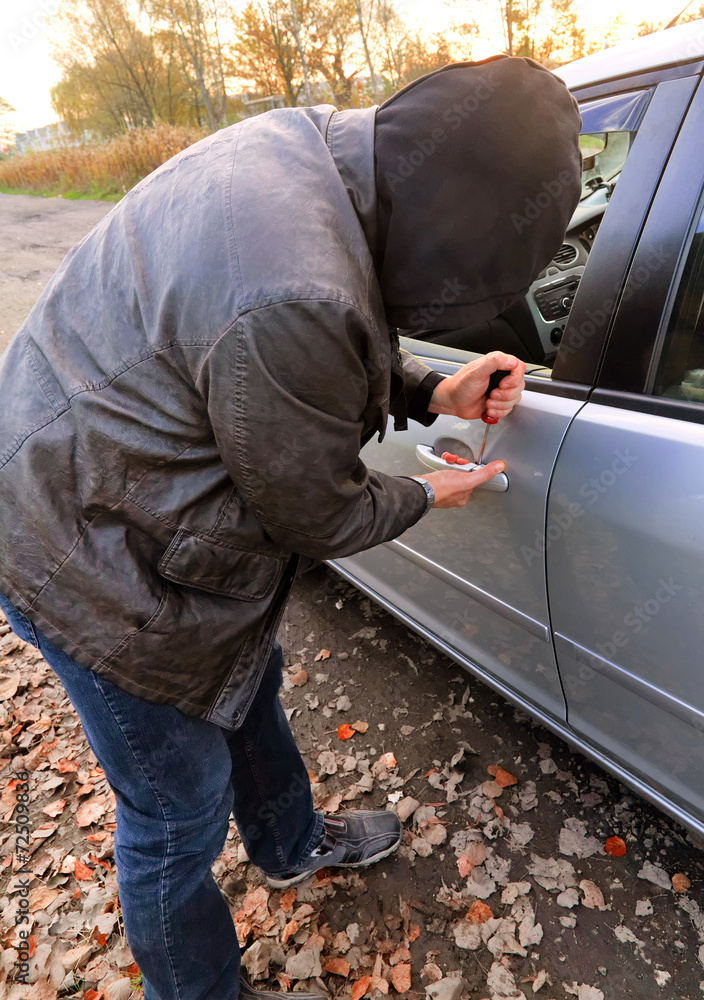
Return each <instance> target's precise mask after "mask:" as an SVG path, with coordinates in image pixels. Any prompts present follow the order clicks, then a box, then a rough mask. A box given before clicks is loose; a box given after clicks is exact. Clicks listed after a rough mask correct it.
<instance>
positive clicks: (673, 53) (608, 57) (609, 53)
mask: <svg viewBox="0 0 704 1000" xmlns="http://www.w3.org/2000/svg"><path fill="white" fill-rule="evenodd" d="M702 56H704V21H701V20H700V21H689V22H687V23H685V24H679V25H676V26H675V27H674V28H669V29H668V30H667V31H656V32H653V33H652V34H650V35H646V36H644V37H642V38H638V39H635V40H634V41H631V42H626V43H624V44H623V45H616V46H613V47H612V48H608V49H604V50H603V51H601V52H596V53H595V54H594V55H591V56H586V57H585V58H584V59H578V60H576V61H575V62H573V63H568V64H567V65H566V66H560V68H559V69H557V70H556V71H555V72H556V74H557V75H558V76H559V77H560V79H562V80H564V81H565V83H566V84H567V86H568V87H569V88H570V90H576V89H577V88H581V87H588V86H591V85H593V84H595V83H599V82H600V81H602V80H614V79H617V78H619V77H625V76H632V75H633V74H635V73H642V72H643V71H644V70H646V69H647V70H657V69H660V68H665V67H667V66H677V65H680V64H682V63H688V62H692V61H693V60H695V59H700V58H701V57H702Z"/></svg>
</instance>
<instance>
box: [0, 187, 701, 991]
mask: <svg viewBox="0 0 704 1000" xmlns="http://www.w3.org/2000/svg"><path fill="white" fill-rule="evenodd" d="M5 205H6V199H5V198H0V260H3V261H6V260H7V259H8V256H9V251H8V248H7V246H5V245H4V244H5V243H6V242H7V237H6V233H8V232H9V231H11V230H8V229H7V228H6V226H5V225H4V215H3V213H4V212H5V211H6V209H5ZM34 205H36V207H34V206H30V207H29V208H26V209H25V210H26V211H27V212H30V213H31V212H34V213H36V214H39V215H40V216H41V213H42V212H43V211H44V210H45V206H47V207H46V211H47V212H48V213H49V217H50V218H51V219H54V217H53V215H52V211H53V206H51V205H47V202H45V201H42V200H37V201H36V202H35V203H34ZM65 207H69V208H73V207H76V209H77V211H81V210H83V209H84V208H85V203H71V204H70V205H68V206H62V211H63V210H64V208H65ZM101 207H103V206H101ZM9 210H10V212H11V214H12V215H13V216H14V217H15V218H16V217H17V212H18V211H19V209H18V208H17V207H16V206H11V207H10V209H9ZM68 215H70V212H69V213H67V216H66V218H68ZM30 225H32V226H35V227H36V229H35V231H36V232H37V234H38V233H39V232H40V231H41V226H40V225H39V224H38V222H37V220H36V219H35V220H32V221H31V222H30ZM52 225H57V222H56V220H55V219H54V221H53V222H52ZM76 228H77V224H76ZM72 232H76V229H74V230H72ZM80 235H81V234H80V233H76V236H75V237H74V238H79V236H80ZM35 239H37V240H38V235H37V236H35V237H32V240H29V239H27V241H26V243H27V244H29V243H30V242H32V241H33V240H35ZM26 252H27V253H29V251H26ZM42 260H43V258H42ZM3 266H5V265H3ZM38 266H39V265H38ZM42 266H44V265H42ZM25 269H26V271H27V273H30V272H31V255H30V256H27V257H26V258H25ZM3 280H4V279H3ZM28 280H30V281H31V280H35V279H28ZM36 280H38V279H36ZM18 281H19V283H20V284H21V283H22V282H21V280H20V279H18ZM25 294H26V295H27V296H28V295H29V291H28V290H26V291H25ZM25 301H27V300H25ZM5 308H6V303H5V299H4V297H3V302H2V309H3V313H2V314H0V328H6V323H7V321H6V318H5V313H4V310H5ZM431 516H432V515H431ZM279 637H280V640H281V642H282V645H283V647H284V652H285V655H286V663H287V672H286V678H285V684H284V690H283V692H282V699H283V702H284V707H285V709H286V710H287V713H288V714H289V716H290V718H291V725H292V727H293V729H294V732H295V733H296V735H297V738H298V741H299V745H300V747H301V750H302V752H303V754H304V756H305V759H306V762H307V765H308V767H309V769H310V772H311V775H312V778H313V781H314V784H313V788H314V795H315V801H316V804H317V805H318V806H319V807H321V808H323V809H324V810H325V811H328V812H333V813H334V812H336V811H342V810H344V809H347V808H370V807H371V808H380V809H383V808H393V809H396V810H397V811H399V813H400V814H401V815H403V816H404V817H405V831H406V832H405V835H404V841H403V844H402V846H401V848H400V849H399V851H398V852H397V853H396V854H395V855H394V856H392V857H391V858H389V859H387V860H386V861H384V862H381V863H380V864H379V865H377V866H375V867H373V868H369V869H366V870H363V871H362V872H359V873H353V874H351V875H350V874H344V873H342V872H336V871H330V872H327V873H325V872H324V873H322V875H321V877H318V878H315V879H313V880H311V881H310V882H309V883H304V884H303V885H301V886H299V887H298V888H297V891H296V892H295V893H281V892H277V891H274V890H269V889H267V888H266V886H265V883H264V881H263V879H262V877H261V875H260V873H258V872H257V871H256V869H254V868H253V866H251V865H250V864H248V863H247V860H246V857H245V856H244V854H243V849H242V848H241V845H239V842H238V838H237V835H236V831H235V830H234V827H233V829H232V830H231V833H230V837H229V838H228V841H227V845H226V848H225V850H224V852H223V854H222V855H221V857H220V859H219V860H218V861H217V862H216V864H215V866H214V871H215V874H216V877H217V879H218V882H219V884H220V886H221V888H222V890H223V892H224V893H225V894H226V897H227V899H228V902H229V904H230V907H231V910H232V913H233V918H234V920H235V923H236V926H237V929H238V933H239V936H240V940H241V943H242V945H243V950H244V959H245V963H246V965H247V968H248V970H249V973H250V976H251V977H252V978H254V979H256V980H258V981H259V982H260V983H263V982H264V981H269V982H271V983H272V984H273V985H274V987H276V984H277V983H279V984H282V985H286V984H288V983H291V984H292V986H295V985H296V984H300V987H301V988H308V987H310V988H320V989H321V991H326V992H327V993H328V994H329V995H330V996H333V997H341V998H345V1000H348V998H352V1000H361V998H362V997H363V996H367V997H376V998H378V997H381V996H384V995H387V994H388V995H389V996H391V997H393V996H396V995H408V996H412V997H413V996H415V997H421V998H425V997H426V996H428V997H431V998H433V997H437V1000H460V998H461V997H464V998H465V1000H508V998H513V1000H521V998H525V1000H530V998H532V997H533V996H537V997H538V1000H569V998H571V997H576V998H577V1000H651V998H653V1000H656V998H657V1000H660V998H662V1000H696V998H697V997H701V996H702V994H703V993H704V968H702V964H703V963H704V893H703V892H702V888H703V886H704V854H703V853H702V851H701V849H700V847H699V845H698V844H697V843H696V842H695V841H694V840H693V838H691V837H690V836H688V834H687V832H686V831H685V830H684V829H682V828H681V827H680V826H678V825H677V824H676V823H674V822H672V821H670V820H669V819H668V818H666V817H665V816H663V815H662V814H661V813H659V812H658V811H657V810H656V809H655V808H654V807H652V806H650V805H649V804H648V803H646V802H644V801H643V800H641V799H639V798H638V797H637V796H636V795H634V794H633V793H631V792H630V791H629V790H628V789H626V788H624V787H623V786H622V785H621V784H620V783H619V782H618V781H616V780H614V779H613V778H611V777H610V776H608V775H607V774H605V773H604V772H603V771H602V770H601V769H600V768H598V767H596V766H595V765H593V764H592V763H591V762H590V761H588V760H587V759H585V758H584V757H582V756H581V755H580V754H578V753H575V752H574V751H572V750H571V749H570V748H569V747H568V746H567V745H565V744H564V743H563V742H562V741H560V740H559V739H557V738H556V737H554V736H552V735H551V734H550V733H549V732H548V731H546V730H545V729H544V728H543V727H542V726H540V725H539V724H537V723H534V722H533V721H532V720H531V719H530V718H529V717H527V716H526V715H525V714H524V713H523V712H521V711H519V710H517V709H515V708H514V707H513V706H512V705H510V704H509V703H507V702H506V701H505V700H504V699H503V698H501V697H499V696H498V695H496V694H495V693H494V692H493V691H492V690H491V688H489V687H488V686H486V685H485V684H483V683H481V682H480V681H478V680H477V679H475V678H474V677H472V676H470V675H468V674H467V673H465V672H464V671H463V670H462V669H461V668H460V667H458V666H457V665H456V664H454V663H452V662H451V661H450V660H448V659H447V658H446V657H445V656H443V655H441V654H439V653H438V652H437V651H436V650H434V649H433V648H432V647H430V646H429V645H428V644H427V643H425V642H424V641H423V640H421V639H420V638H419V637H417V636H416V635H415V634H413V633H412V632H410V631H409V630H408V629H407V628H406V627H405V626H403V625H402V624H400V623H399V622H397V621H396V620H395V619H394V618H392V617H391V616H390V615H388V614H387V613H386V612H384V611H382V610H381V609H380V608H378V607H377V606H376V605H374V604H373V603H372V602H371V601H370V600H369V599H368V598H366V597H365V596H364V595H363V594H361V593H360V592H359V591H357V590H356V589H355V588H353V587H351V586H350V585H349V584H347V583H346V582H344V581H343V580H341V579H340V578H339V577H337V576H336V574H335V573H334V572H333V571H332V570H330V569H328V568H326V567H318V568H317V569H314V570H312V571H311V572H309V573H307V574H305V575H304V576H302V577H301V578H300V579H299V580H298V581H297V583H296V586H295V588H294V593H293V596H292V599H291V602H290V604H289V607H288V610H287V613H286V616H285V618H284V622H283V625H282V628H281V631H280V634H279ZM340 726H343V727H345V726H346V727H347V728H343V729H342V730H339V735H338V727H340ZM340 736H344V737H347V738H345V739H341V738H340ZM23 769H24V770H26V771H27V772H28V773H29V776H30V777H29V780H28V784H29V803H28V806H27V808H28V810H29V826H30V829H31V831H32V840H31V844H30V848H29V853H30V857H29V860H28V861H26V862H24V863H23V865H22V866H20V864H19V862H18V860H17V854H16V851H15V847H16V845H15V842H14V835H13V826H12V824H13V823H15V822H18V815H19V813H18V811H17V794H18V779H17V777H16V775H17V774H18V773H20V772H21V771H22V770H23ZM0 786H2V787H3V788H4V791H3V794H2V799H1V800H0V821H2V822H3V824H4V829H3V830H2V831H0V865H2V866H4V867H3V868H2V871H3V872H4V877H3V879H2V887H3V891H4V893H5V895H4V897H3V900H2V901H1V902H0V927H1V932H0V933H1V935H2V942H3V943H2V947H3V949H4V950H3V952H2V956H1V957H2V959H3V968H4V971H2V970H0V983H1V982H2V981H3V980H4V979H5V977H7V983H6V985H5V987H3V986H2V985H1V984H0V998H2V997H3V996H7V997H8V998H10V1000H23V998H25V997H26V998H29V1000H54V998H55V997H56V996H57V995H59V996H64V995H66V996H67V995H71V996H76V997H84V998H85V1000H100V998H104V1000H127V998H129V997H130V996H132V997H133V998H136V997H138V996H140V995H141V989H140V987H139V974H138V970H137V969H136V967H135V966H134V965H133V963H132V957H131V955H130V953H129V949H128V948H127V947H126V943H125V939H124V934H123V930H122V925H121V922H120V919H119V906H118V904H117V901H116V883H115V872H114V863H113V860H112V837H113V833H114V811H113V803H112V800H111V796H110V792H109V789H108V788H107V786H106V785H105V781H104V778H103V777H102V772H101V771H100V768H99V767H98V766H97V762H96V761H95V760H94V759H92V756H91V754H90V751H89V750H88V748H87V746H86V744H85V741H84V740H83V737H82V734H81V731H80V727H79V726H78V725H77V720H76V718H75V715H74V713H73V712H72V710H71V708H70V705H68V703H67V701H66V700H65V699H64V698H63V695H62V692H61V689H60V687H59V685H58V682H56V681H55V680H54V678H53V676H52V674H51V672H50V671H49V670H48V668H47V667H46V665H45V664H44V663H43V661H41V659H39V658H38V656H37V654H36V653H35V651H34V650H33V649H32V648H31V647H27V646H24V647H23V646H22V645H21V644H19V643H17V641H16V640H15V638H14V637H13V636H12V635H11V633H7V629H6V627H5V626H2V625H1V624H0ZM20 791H21V789H20ZM612 837H618V838H621V839H622V841H623V845H624V847H625V853H623V854H622V855H620V856H614V855H612V854H610V853H608V852H607V851H606V850H605V845H607V841H609V838H612ZM610 844H611V841H609V846H610ZM27 873H30V885H29V900H30V904H29V905H30V912H31V914H32V919H33V922H32V925H31V931H32V935H33V946H32V957H31V958H30V965H31V966H32V972H31V974H30V979H32V981H33V983H34V985H33V986H32V987H31V988H30V989H29V990H28V989H27V988H26V987H22V986H18V985H14V986H13V985H11V980H12V974H13V968H14V961H15V959H16V956H17V951H16V949H17V944H18V939H17V928H16V925H15V922H14V921H15V916H16V914H17V913H18V912H19V908H20V906H21V894H20V883H21V879H22V877H23V876H26V875H27ZM673 876H674V879H673ZM700 956H701V957H700ZM436 981H437V982H436ZM3 989H4V990H5V993H4V994H3ZM426 990H427V991H428V992H427V993H426Z"/></svg>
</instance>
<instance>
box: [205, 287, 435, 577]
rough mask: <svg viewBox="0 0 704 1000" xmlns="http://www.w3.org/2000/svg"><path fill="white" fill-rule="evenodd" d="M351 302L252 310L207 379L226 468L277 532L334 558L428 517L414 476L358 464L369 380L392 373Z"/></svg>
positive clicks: (305, 549)
mask: <svg viewBox="0 0 704 1000" xmlns="http://www.w3.org/2000/svg"><path fill="white" fill-rule="evenodd" d="M379 349H381V348H380V339H379V337H378V335H376V334H375V332H374V331H372V329H371V328H370V325H369V321H368V320H367V319H366V318H365V317H364V316H362V315H361V314H360V313H359V312H358V311H357V310H355V309H354V308H353V307H351V306H349V305H347V304H345V303H340V302H336V301H321V300H319V299H311V300H306V301H296V302H287V303H283V304H274V305H269V306H265V307H263V308H260V309H256V310H253V311H252V312H249V313H247V314H246V315H245V316H243V317H242V318H241V319H240V320H239V321H238V322H237V324H236V325H235V326H234V327H232V328H231V329H230V330H228V331H227V332H226V333H224V334H223V335H222V336H221V337H220V339H219V340H218V341H217V343H216V344H215V345H214V346H213V347H212V348H211V350H210V351H209V353H208V355H207V357H206V359H205V362H204V364H203V366H202V368H201V371H200V373H199V378H198V388H199V389H200V391H201V393H202V394H203V396H204V398H205V400H206V405H207V408H208V414H209V417H210V421H211V424H212V427H213V431H214V434H215V439H216V441H217V444H218V448H219V451H220V454H221V456H222V459H223V462H224V464H225V466H226V468H227V470H228V472H229V473H230V476H231V477H232V479H233V481H234V483H235V485H236V486H237V488H238V490H239V492H240V494H241V495H242V497H243V499H244V500H245V501H246V503H247V505H248V506H249V507H250V508H251V509H252V510H253V512H254V513H255V514H256V516H257V517H258V519H259V520H260V521H261V523H262V525H263V526H264V528H265V530H266V532H267V533H268V534H269V536H270V537H271V538H272V539H273V540H274V541H276V542H277V543H278V544H280V545H281V546H282V547H283V548H284V549H285V550H287V551H289V552H298V553H300V554H302V555H306V556H311V557H313V558H316V559H330V558H335V557H340V556H344V555H350V554H351V553H354V552H359V551H361V550H362V549H366V548H369V547H370V546H373V545H378V544H379V543H380V542H384V541H387V540H389V539H391V538H395V537H396V536H398V535H400V534H402V533H403V532H404V531H405V530H406V529H407V528H409V527H410V526H411V525H412V524H414V523H415V522H416V521H417V520H418V519H419V518H420V516H421V515H422V514H423V512H424V510H425V504H426V497H425V492H424V490H423V487H422V486H421V484H420V483H416V482H415V481H414V480H412V479H408V478H404V477H394V476H387V475H384V474H383V473H379V472H373V471H370V470H368V469H367V468H366V466H365V465H364V462H363V461H362V460H361V458H360V455H359V453H360V449H361V436H362V432H363V429H364V426H365V420H364V413H365V409H366V407H367V404H368V396H369V382H370V379H373V378H374V377H378V373H379V372H380V371H382V370H385V371H388V362H387V364H386V365H382V364H381V363H380V360H379V358H378V356H377V355H376V352H377V351H378V350H379Z"/></svg>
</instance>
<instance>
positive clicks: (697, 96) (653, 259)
mask: <svg viewBox="0 0 704 1000" xmlns="http://www.w3.org/2000/svg"><path fill="white" fill-rule="evenodd" d="M703 132H704V83H702V82H701V80H699V83H698V86H697V89H696V91H695V93H694V95H693V98H692V101H691V104H690V106H689V109H688V112H687V115H686V117H685V119H684V120H683V122H682V125H681V128H680V129H679V134H678V136H677V141H676V143H675V144H674V146H673V148H672V152H671V155H670V157H669V161H668V164H667V169H666V171H665V172H664V174H663V177H662V180H661V182H660V184H659V185H658V190H657V194H656V196H655V198H654V200H653V202H652V205H651V207H650V210H649V212H648V216H647V221H646V223H645V225H644V227H643V231H642V234H641V237H640V239H639V241H638V244H637V247H636V249H635V252H634V254H633V257H632V260H631V262H630V265H629V268H628V274H627V278H626V281H625V284H624V286H623V292H622V294H621V296H620V299H619V304H618V309H617V311H616V315H615V319H614V321H613V326H612V330H611V333H610V335H609V337H608V339H607V342H606V344H605V349H604V353H603V358H602V361H601V363H600V366H599V371H598V378H597V390H596V391H595V393H594V394H593V397H592V398H593V399H594V401H595V402H596V401H597V396H598V397H599V400H598V401H602V402H606V397H605V396H604V395H603V394H604V393H606V394H614V395H613V396H612V397H611V398H612V405H617V406H624V405H627V404H626V401H627V400H628V399H629V398H630V399H633V398H634V397H635V396H638V397H642V399H643V401H644V402H643V404H642V405H646V403H645V401H646V400H649V401H650V403H648V404H647V405H649V406H652V407H654V408H653V409H652V410H651V411H650V412H658V413H663V412H665V411H666V410H667V409H668V407H671V409H672V414H673V415H675V416H677V417H679V418H680V419H681V418H682V414H683V413H684V412H685V411H686V410H691V409H698V408H700V407H701V404H697V403H696V402H690V401H684V402H683V401H681V400H674V399H669V398H668V397H664V396H653V395H651V394H650V390H651V388H652V385H653V381H654V374H655V371H656V370H657V363H658V360H659V357H660V352H661V350H662V344H663V343H664V338H665V336H666V332H667V327H668V324H669V320H670V317H671V314H672V309H673V307H674V302H675V297H676V294H677V290H678V288H679V282H680V279H681V276H682V272H683V270H684V267H685V264H686V260H687V256H688V253H689V249H690V247H691V243H692V239H693V237H694V229H695V226H696V222H697V220H698V218H699V216H698V213H699V212H701V208H702V205H703V204H704V170H702V169H701V168H700V170H699V171H697V170H693V169H692V164H698V163H700V161H701V135H702V133H703ZM642 405H640V404H639V405H638V406H637V407H636V406H635V405H634V407H633V408H634V409H642ZM702 409H704V408H702ZM697 422H699V421H697Z"/></svg>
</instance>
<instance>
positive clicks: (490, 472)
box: [423, 462, 505, 510]
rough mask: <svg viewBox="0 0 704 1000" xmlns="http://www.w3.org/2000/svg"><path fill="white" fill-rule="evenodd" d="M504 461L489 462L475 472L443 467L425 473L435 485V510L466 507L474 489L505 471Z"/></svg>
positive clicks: (433, 485)
mask: <svg viewBox="0 0 704 1000" xmlns="http://www.w3.org/2000/svg"><path fill="white" fill-rule="evenodd" d="M504 469H505V465H504V463H503V462H489V463H488V464H487V465H482V466H481V468H479V469H475V470H474V471H473V472H455V471H454V469H447V470H445V469H443V470H441V471H439V472H429V473H428V474H427V475H425V474H423V479H427V480H428V482H429V483H430V485H431V486H432V487H433V492H434V493H435V503H434V504H433V510H436V509H445V508H449V507H464V505H465V504H466V503H467V501H468V500H469V498H470V497H471V495H472V491H473V490H475V489H476V488H477V486H479V485H480V484H481V483H485V482H486V481H487V480H488V479H493V478H494V476H497V475H498V474H499V473H500V472H503V471H504Z"/></svg>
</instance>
